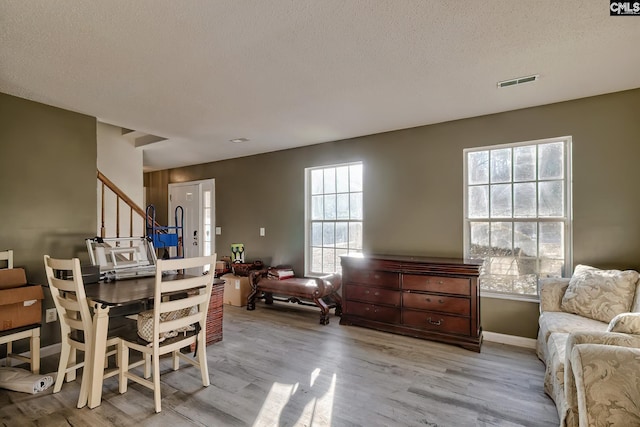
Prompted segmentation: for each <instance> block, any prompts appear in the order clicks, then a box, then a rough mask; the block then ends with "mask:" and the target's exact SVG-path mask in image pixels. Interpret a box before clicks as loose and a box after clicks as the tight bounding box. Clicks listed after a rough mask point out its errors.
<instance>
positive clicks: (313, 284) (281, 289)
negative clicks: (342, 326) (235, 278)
mask: <svg viewBox="0 0 640 427" xmlns="http://www.w3.org/2000/svg"><path fill="white" fill-rule="evenodd" d="M249 283H250V284H251V292H250V293H249V296H248V297H247V310H255V308H256V299H262V298H263V299H264V300H265V303H266V304H273V301H284V302H295V303H298V304H302V305H311V306H317V307H319V308H320V312H321V314H320V324H321V325H327V324H328V323H329V310H330V309H332V308H335V310H334V313H335V315H336V316H341V315H342V298H341V297H340V294H339V293H338V291H339V290H340V287H341V286H342V278H341V277H340V275H338V274H331V275H328V276H324V277H317V278H313V279H310V278H300V277H294V278H290V279H284V280H279V279H272V278H269V276H268V270H259V271H252V272H251V273H250V274H249ZM311 301H313V303H311Z"/></svg>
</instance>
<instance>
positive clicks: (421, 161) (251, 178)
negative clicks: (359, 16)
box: [145, 89, 640, 338]
mask: <svg viewBox="0 0 640 427" xmlns="http://www.w3.org/2000/svg"><path fill="white" fill-rule="evenodd" d="M516 90H517V89H516ZM638 111H640V90H638V89H636V90H632V91H625V92H619V93H614V94H608V95H603V96H598V97H591V98H585V99H580V100H576V101H568V102H563V103H558V104H552V105H547V106H542V107H535V108H527V109H522V110H517V111H510V112H506V113H500V114H494V115H488V116H482V117H475V118H470V119H464V120H457V121H452V122H447V123H441V124H435V125H430V126H423V127H418V128H412V129H406V130H399V131H394V132H387V133H383V134H377V135H370V136H365V137H361V138H354V139H350V140H345V141H338V142H331V143H326V144H319V145H314V146H308V147H302V148H297V149H292V150H285V151H279V152H275V153H269V154H262V155H257V156H251V157H245V158H239V159H233V160H226V161H220V162H213V163H208V164H202V165H196V166H190V167H184V168H177V169H172V170H168V171H159V172H153V173H149V174H147V176H146V179H145V182H146V183H147V185H148V186H149V188H148V189H147V201H148V202H150V203H156V205H157V206H159V207H160V208H159V209H160V211H163V210H164V211H166V183H176V182H185V181H193V180H200V179H208V178H215V180H216V225H217V226H219V227H222V235H221V236H217V239H216V246H217V252H218V256H222V255H228V254H229V245H230V244H231V243H236V242H241V243H244V244H245V247H246V251H247V259H248V260H252V259H262V260H263V261H264V262H265V263H269V264H280V263H288V264H292V265H293V267H294V269H295V270H296V271H298V272H303V271H304V169H305V168H306V167H311V166H321V165H327V164H333V163H341V162H350V161H355V160H362V161H363V162H364V205H365V206H364V215H365V217H364V246H365V252H369V253H386V254H390V253H394V254H414V255H432V256H454V257H460V256H462V254H463V247H462V246H463V231H462V230H463V228H462V220H463V196H462V190H463V154H462V153H463V149H465V148H468V147H476V146H487V145H495V144H504V143H511V142H519V141H528V140H536V139H544V138H551V137H559V136H566V135H570V136H572V137H573V208H574V209H573V210H574V224H573V230H574V245H573V247H574V264H577V263H589V264H593V265H596V266H601V267H609V266H615V267H618V268H627V267H631V268H639V267H640V238H639V237H640V221H638V219H639V214H638V212H640V198H638V197H636V196H637V190H636V182H637V177H638V173H637V169H638V168H637V159H638V158H640V120H637V113H638ZM248 144H251V142H248ZM156 184H157V185H158V186H155V187H154V185H156ZM260 227H265V228H266V236H265V237H259V234H258V230H259V228H260ZM537 316H538V304H537V303H531V302H524V301H511V300H502V299H493V298H488V297H483V298H482V323H483V327H484V330H485V331H491V332H497V333H504V334H510V335H517V336H522V337H528V338H534V337H535V336H536V331H537Z"/></svg>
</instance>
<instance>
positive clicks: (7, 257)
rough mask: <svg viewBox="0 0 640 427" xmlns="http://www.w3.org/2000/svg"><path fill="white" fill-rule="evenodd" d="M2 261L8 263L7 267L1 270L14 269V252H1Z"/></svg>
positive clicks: (0, 259)
mask: <svg viewBox="0 0 640 427" xmlns="http://www.w3.org/2000/svg"><path fill="white" fill-rule="evenodd" d="M0 261H6V264H7V266H6V267H2V266H1V265H0V268H13V251H12V250H11V249H9V250H7V251H0Z"/></svg>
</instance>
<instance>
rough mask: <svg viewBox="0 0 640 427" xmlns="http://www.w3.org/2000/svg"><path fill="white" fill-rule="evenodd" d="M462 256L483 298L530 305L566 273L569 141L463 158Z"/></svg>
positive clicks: (500, 148) (479, 151)
mask: <svg viewBox="0 0 640 427" xmlns="http://www.w3.org/2000/svg"><path fill="white" fill-rule="evenodd" d="M464 171H465V172H464V173H465V179H464V201H465V203H464V210H465V218H464V245H465V248H464V253H465V257H468V258H480V259H484V264H483V268H482V272H481V276H480V283H481V289H482V291H483V292H489V293H497V294H504V295H510V296H524V297H531V298H535V297H537V295H538V286H537V284H538V279H539V278H543V277H561V276H563V275H565V273H570V271H567V270H568V269H570V268H571V138H570V137H563V138H556V139H546V140H539V141H530V142H523V143H516V144H505V145H497V146H491V147H481V148H473V149H467V150H464Z"/></svg>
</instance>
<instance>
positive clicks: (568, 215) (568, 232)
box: [463, 136, 573, 301]
mask: <svg viewBox="0 0 640 427" xmlns="http://www.w3.org/2000/svg"><path fill="white" fill-rule="evenodd" d="M553 142H562V143H563V146H564V156H565V158H564V178H563V180H564V194H565V200H564V215H563V216H560V217H557V216H555V217H545V216H543V217H541V216H537V215H536V216H534V217H526V218H525V217H522V218H517V217H514V214H513V209H512V213H511V216H510V217H493V218H492V217H491V202H490V200H491V196H490V194H491V191H489V202H488V209H489V215H488V217H487V218H469V211H468V202H469V201H468V198H469V182H468V164H467V163H468V158H469V157H468V155H469V153H473V152H480V151H491V150H500V149H504V148H511V149H513V148H516V147H522V146H536V147H537V146H539V145H542V144H548V143H553ZM571 145H572V138H571V137H570V136H563V137H558V138H547V139H539V140H534V141H523V142H517V143H509V144H499V145H492V146H484V147H475V148H468V149H465V150H463V152H464V154H463V156H464V157H463V158H464V160H463V163H464V168H463V169H464V172H463V173H464V178H463V199H464V223H463V230H464V233H463V235H464V256H465V258H473V257H472V256H471V255H470V249H471V248H470V243H471V242H470V241H471V227H470V224H471V223H472V222H489V223H491V222H511V223H513V224H515V223H517V222H536V223H538V224H540V223H544V222H548V221H553V222H563V223H564V267H563V271H562V276H564V277H568V276H570V275H571V271H572V269H573V259H572V256H573V233H572V228H573V227H572V220H573V218H572V217H573V214H572V172H571V165H572V162H571V151H572V150H571ZM536 153H537V150H536ZM512 154H513V151H512ZM512 159H513V157H512ZM513 166H514V162H513V160H512V161H511V167H512V169H511V181H510V182H508V183H509V184H511V185H512V196H511V197H512V205H513V183H514V177H513ZM490 168H491V164H489V175H490V174H491V169H490ZM537 173H538V157H537V156H536V177H535V181H532V182H535V183H536V198H537V197H538V196H539V192H538V183H539V182H542V180H540V179H539V177H538V174H537ZM489 184H490V183H489ZM536 206H538V205H537V204H536ZM512 236H513V234H512ZM512 238H513V237H512ZM512 246H513V245H512ZM535 259H536V260H539V259H540V258H535ZM483 270H484V268H483ZM545 277H547V276H545ZM540 278H542V277H540V276H539V275H538V277H537V279H538V280H539V279H540ZM482 282H483V280H482V274H481V276H480V288H481V292H482V294H483V295H484V296H491V297H496V298H503V299H515V300H527V301H531V300H535V301H537V300H539V286H538V288H537V292H536V294H535V295H534V294H524V293H506V292H499V291H496V290H491V289H484V287H483V286H482Z"/></svg>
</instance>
